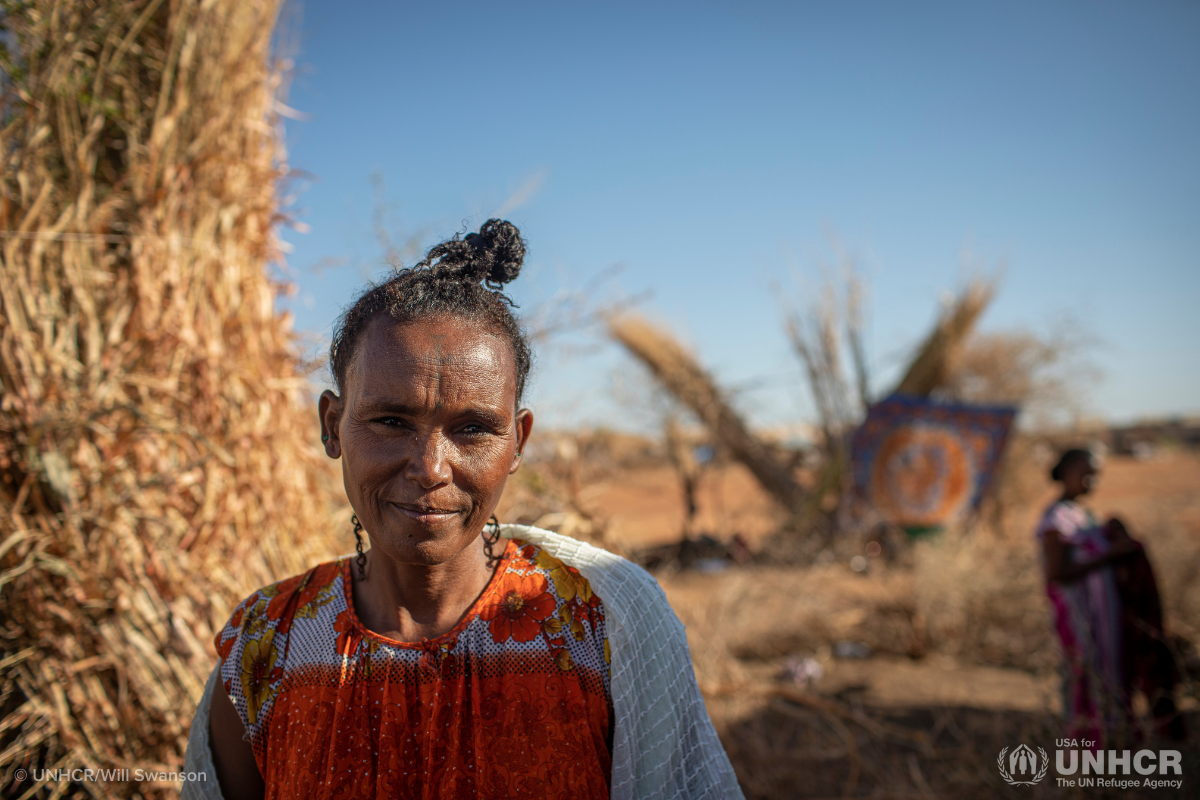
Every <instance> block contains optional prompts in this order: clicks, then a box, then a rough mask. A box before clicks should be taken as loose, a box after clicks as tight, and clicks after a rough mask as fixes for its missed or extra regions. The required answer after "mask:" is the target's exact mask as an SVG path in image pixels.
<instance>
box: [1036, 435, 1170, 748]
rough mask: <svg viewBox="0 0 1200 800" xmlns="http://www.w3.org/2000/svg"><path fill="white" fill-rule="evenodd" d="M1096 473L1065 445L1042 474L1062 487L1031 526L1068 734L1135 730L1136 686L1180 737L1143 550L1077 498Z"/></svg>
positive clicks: (1097, 735)
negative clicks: (1055, 641)
mask: <svg viewBox="0 0 1200 800" xmlns="http://www.w3.org/2000/svg"><path fill="white" fill-rule="evenodd" d="M1096 473H1097V469H1096V464H1095V462H1094V460H1093V458H1092V455H1091V454H1090V453H1089V452H1088V451H1086V450H1068V451H1067V452H1065V453H1064V454H1063V455H1062V457H1061V458H1060V459H1059V461H1058V463H1057V464H1056V465H1055V467H1054V469H1053V470H1051V472H1050V477H1051V478H1052V479H1053V480H1055V481H1057V482H1059V483H1061V484H1062V486H1063V493H1062V496H1061V497H1060V498H1059V499H1058V500H1057V501H1055V502H1054V503H1053V504H1052V505H1051V506H1050V507H1049V508H1047V509H1046V512H1045V513H1044V514H1043V515H1042V518H1041V521H1040V522H1039V523H1038V528H1037V536H1038V538H1039V539H1040V540H1041V542H1042V550H1043V551H1042V556H1043V565H1044V567H1045V571H1046V592H1047V594H1048V595H1049V598H1050V605H1051V609H1052V613H1053V616H1054V626H1055V631H1056V632H1057V633H1058V638H1059V641H1060V642H1061V644H1062V650H1063V657H1064V659H1063V660H1064V663H1063V672H1064V675H1063V714H1064V717H1065V718H1066V722H1067V731H1066V735H1067V737H1068V738H1073V739H1086V740H1088V741H1091V742H1095V745H1094V747H1096V748H1100V747H1104V746H1106V745H1108V744H1111V743H1113V742H1114V741H1117V740H1128V738H1130V737H1131V736H1134V735H1135V732H1134V730H1133V728H1132V721H1133V715H1132V705H1131V699H1132V693H1133V690H1134V689H1135V688H1136V689H1140V690H1141V691H1142V692H1143V693H1145V695H1146V696H1147V698H1148V700H1149V701H1150V702H1151V704H1152V706H1153V710H1154V715H1155V717H1156V722H1157V723H1158V725H1159V726H1160V727H1161V728H1162V729H1163V730H1164V732H1165V733H1167V734H1168V735H1170V736H1171V737H1172V738H1182V737H1183V735H1184V733H1183V720H1182V718H1181V717H1180V716H1178V714H1176V713H1175V705H1174V700H1173V697H1172V692H1173V688H1174V683H1175V672H1174V661H1173V659H1172V658H1171V654H1170V652H1169V650H1168V648H1167V645H1166V637H1165V636H1164V635H1163V629H1162V606H1161V603H1160V602H1159V598H1158V588H1157V585H1156V583H1155V580H1154V573H1153V571H1152V570H1151V569H1150V563H1149V561H1147V560H1146V556H1145V551H1144V550H1143V548H1142V545H1141V544H1140V543H1138V542H1136V541H1134V540H1133V539H1132V538H1130V536H1129V533H1128V531H1127V530H1126V529H1125V526H1124V524H1122V523H1121V521H1120V520H1119V519H1116V518H1112V519H1109V520H1108V521H1107V522H1105V523H1103V524H1101V523H1100V522H1099V520H1097V519H1096V517H1095V516H1094V515H1093V514H1092V512H1091V511H1090V510H1089V509H1087V508H1086V507H1085V506H1083V505H1081V504H1080V503H1079V498H1080V497H1082V496H1083V495H1086V494H1087V493H1088V492H1090V491H1091V488H1092V484H1093V482H1094V481H1095V478H1096Z"/></svg>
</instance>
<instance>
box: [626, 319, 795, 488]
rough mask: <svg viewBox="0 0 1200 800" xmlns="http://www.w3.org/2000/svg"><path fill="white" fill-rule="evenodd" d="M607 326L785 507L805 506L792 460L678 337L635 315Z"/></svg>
mask: <svg viewBox="0 0 1200 800" xmlns="http://www.w3.org/2000/svg"><path fill="white" fill-rule="evenodd" d="M608 329H609V332H610V334H611V335H612V337H613V338H614V339H616V340H617V341H618V342H620V343H621V344H622V345H624V346H625V349H627V350H628V351H629V352H630V353H632V354H633V355H634V356H635V357H637V359H638V360H639V361H641V362H642V363H643V364H645V365H646V366H647V367H649V368H650V371H651V372H652V373H654V376H655V377H656V378H658V379H659V381H661V382H662V384H663V385H664V386H665V387H666V388H667V390H668V391H669V392H671V394H672V395H674V396H675V397H676V398H677V399H678V400H679V401H680V402H681V403H683V404H684V405H685V406H687V407H688V408H690V409H691V410H692V411H693V412H694V413H695V414H696V416H697V417H699V418H700V421H701V422H703V423H704V424H705V425H706V426H707V427H708V429H709V430H710V431H712V434H713V436H714V437H715V438H716V439H717V441H719V442H721V444H723V445H724V446H725V447H727V448H728V449H729V452H730V453H732V454H733V456H734V457H735V458H737V459H738V460H739V461H741V462H742V463H743V464H745V465H746V467H747V468H749V470H750V472H751V473H753V475H754V477H755V478H756V479H758V482H759V483H761V484H762V486H763V488H764V489H766V490H767V491H768V492H770V493H771V495H772V496H773V497H775V499H777V500H778V501H779V502H780V503H782V504H783V506H784V507H785V508H788V509H791V510H798V509H799V508H800V507H801V504H802V502H803V500H804V496H805V493H804V489H803V488H802V487H801V486H800V484H799V483H798V482H797V481H796V478H795V476H794V475H793V474H792V471H791V469H790V468H789V467H788V465H787V463H786V462H785V461H784V459H783V458H782V457H780V455H779V454H778V453H777V452H776V451H775V450H773V449H772V448H771V447H770V446H769V445H768V444H767V443H766V442H764V441H763V440H761V439H759V438H758V437H757V436H755V435H754V434H753V433H751V432H750V428H749V427H748V426H747V425H746V423H745V422H744V421H743V420H742V418H741V417H740V416H739V415H738V413H737V412H736V411H734V410H733V408H732V407H731V406H730V404H729V402H728V401H727V400H726V399H725V396H724V394H723V392H722V391H721V389H720V387H718V386H717V384H716V381H714V380H713V379H712V377H711V376H710V375H709V374H708V373H707V372H705V370H704V368H703V367H701V366H700V364H699V363H697V361H696V359H695V357H694V356H692V354H691V353H688V352H687V351H686V350H685V349H684V348H683V347H682V346H681V345H680V344H679V343H678V342H677V341H675V339H674V337H672V336H671V335H670V334H669V333H667V332H666V331H662V330H659V329H658V328H656V327H654V326H653V325H651V324H650V323H649V322H647V321H646V320H644V319H642V318H640V317H637V316H631V315H627V316H624V317H618V318H613V319H610V320H609V323H608Z"/></svg>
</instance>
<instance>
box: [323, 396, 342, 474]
mask: <svg viewBox="0 0 1200 800" xmlns="http://www.w3.org/2000/svg"><path fill="white" fill-rule="evenodd" d="M344 406H345V404H344V403H343V402H342V398H340V397H338V396H337V395H336V394H334V393H333V392H331V391H330V390H328V389H326V390H325V391H323V392H321V399H320V400H318V401H317V414H318V415H319V416H320V417H321V441H322V442H323V443H324V445H325V455H327V456H329V457H330V458H341V455H342V440H341V438H340V437H339V435H338V428H339V426H340V425H341V422H342V409H343V408H344Z"/></svg>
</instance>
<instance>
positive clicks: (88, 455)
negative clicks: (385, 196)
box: [0, 0, 337, 797]
mask: <svg viewBox="0 0 1200 800" xmlns="http://www.w3.org/2000/svg"><path fill="white" fill-rule="evenodd" d="M279 2H280V0H171V2H169V3H164V2H162V1H161V0H127V1H126V2H70V1H69V0H68V2H61V0H60V1H58V2H55V1H54V0H32V2H29V3H25V4H19V5H18V4H6V10H5V12H4V16H3V17H2V18H0V27H3V28H4V36H3V37H2V39H0V41H3V42H4V43H5V44H6V49H4V50H3V52H2V53H0V61H2V62H3V68H4V82H3V97H2V102H3V122H2V128H0V163H2V170H3V181H2V182H0V192H2V196H0V237H2V238H0V248H2V253H0V306H2V308H3V313H2V314H0V409H2V412H3V413H2V414H0V607H3V609H4V612H3V619H2V620H0V624H2V626H3V636H4V638H3V642H2V643H0V674H2V675H3V690H2V692H0V713H2V715H3V719H2V721H0V776H3V777H2V778H0V779H2V780H3V781H4V787H5V788H4V791H8V789H9V788H10V782H11V781H12V780H13V775H14V772H15V769H16V768H17V767H21V768H24V769H26V770H32V769H39V770H40V769H42V768H49V769H54V768H56V767H74V766H78V767H91V768H110V767H127V768H130V769H136V768H138V767H142V768H147V769H149V768H157V769H168V770H169V769H178V768H179V767H180V766H181V765H182V755H183V751H184V747H185V743H186V731H187V726H188V725H189V724H190V721H191V715H192V710H193V708H194V707H195V701H196V699H197V698H198V696H199V694H200V692H201V690H202V687H203V681H204V678H205V676H206V674H207V672H208V671H209V670H210V669H211V667H212V665H213V663H214V652H213V649H212V635H213V631H214V630H215V629H216V628H217V627H218V626H220V625H222V624H223V623H224V621H225V619H226V617H227V615H228V613H229V611H230V610H231V607H232V605H233V604H235V603H236V602H237V601H238V600H239V599H240V598H241V597H243V596H244V595H245V594H247V593H248V591H249V590H251V589H252V588H254V587H255V586H257V585H262V584H264V583H267V582H270V581H271V580H273V579H276V578H278V577H281V576H283V575H286V574H291V573H295V572H299V571H301V570H302V569H304V568H305V567H307V566H309V565H311V564H312V563H314V562H315V561H317V560H318V559H320V558H324V557H327V556H329V555H330V554H331V553H332V551H333V550H334V549H335V548H336V547H337V545H336V544H335V543H334V538H333V536H332V535H331V534H329V533H327V531H330V530H332V527H331V526H330V525H329V524H327V520H329V518H330V517H329V515H330V513H331V509H332V508H333V506H334V499H333V498H334V497H335V495H334V494H333V493H332V487H333V486H335V485H336V484H335V482H334V481H333V480H331V477H330V474H329V472H328V468H327V467H326V466H325V464H324V463H323V461H322V456H321V455H320V453H319V450H318V449H317V448H316V447H315V446H314V445H313V443H311V442H310V441H309V438H315V435H316V432H315V431H314V430H313V425H312V420H311V419H310V417H311V414H312V412H311V410H310V409H309V408H308V407H307V406H308V401H307V399H306V398H307V388H306V384H305V382H304V379H303V377H302V373H301V371H300V369H299V367H300V363H299V357H298V350H297V348H296V347H295V345H294V342H293V339H292V336H291V334H290V332H289V324H288V321H287V320H286V319H284V318H281V317H280V316H277V315H276V313H275V311H274V297H275V294H276V292H277V291H278V289H279V287H278V285H275V284H273V282H272V281H271V280H270V279H269V277H268V274H267V265H268V263H269V262H271V261H272V260H273V259H276V258H277V256H278V252H279V251H278V243H277V241H276V239H275V234H274V232H273V231H274V227H275V226H276V224H277V223H278V222H279V221H280V218H279V211H278V202H277V195H276V185H277V183H278V181H279V179H280V178H281V177H283V176H284V175H285V174H286V172H287V166H286V163H285V160H284V152H283V149H282V140H281V138H280V136H279V128H278V125H277V120H276V117H275V109H276V108H278V106H277V103H279V102H280V92H281V86H282V82H281V74H280V72H279V70H277V69H275V68H274V67H273V66H272V63H271V58H272V54H271V36H272V30H273V27H274V25H275V22H276V16H277V14H278V11H279ZM309 431H311V432H312V433H311V434H309V433H307V432H309ZM12 788H13V790H14V791H16V792H17V793H18V794H20V793H22V792H27V791H29V790H32V795H31V796H36V795H40V794H45V795H46V796H49V795H50V794H51V793H52V792H57V791H62V790H65V791H66V792H67V793H68V794H70V795H72V796H74V795H79V796H83V795H85V794H90V795H93V796H96V795H99V796H115V797H131V796H135V795H137V796H141V797H151V796H173V795H174V794H175V789H173V788H171V786H170V785H167V786H154V785H150V784H142V785H136V784H135V783H119V782H118V783H101V782H94V781H93V782H86V783H79V784H74V785H69V784H59V783H57V782H55V783H52V784H50V785H47V786H45V787H42V788H40V789H39V788H37V787H36V786H34V784H33V783H32V782H30V781H28V780H26V781H25V782H23V783H21V784H16V785H13V787H12ZM175 788H177V786H176V787H175ZM55 796H59V795H58V794H55Z"/></svg>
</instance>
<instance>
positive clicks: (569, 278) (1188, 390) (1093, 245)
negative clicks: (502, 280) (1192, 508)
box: [285, 0, 1200, 427]
mask: <svg viewBox="0 0 1200 800" xmlns="http://www.w3.org/2000/svg"><path fill="white" fill-rule="evenodd" d="M298 31H299V36H298V41H299V52H298V55H297V63H298V72H297V74H296V76H295V81H294V84H293V87H292V90H291V94H290V98H289V104H290V105H291V106H293V107H295V108H296V109H298V110H299V111H301V112H303V113H304V114H305V115H307V119H305V120H304V121H289V122H288V123H287V137H288V149H289V157H290V162H291V165H292V166H293V167H294V168H295V169H298V170H303V171H305V172H306V173H309V174H310V175H311V176H312V177H313V179H312V180H311V181H304V182H298V183H297V186H296V188H297V189H298V190H299V195H298V199H297V201H296V205H295V208H294V211H295V213H296V216H297V217H298V218H299V219H300V220H301V221H303V222H304V223H305V224H306V225H307V226H308V227H309V228H310V230H309V232H308V233H305V234H299V233H297V232H294V231H288V232H286V233H285V238H286V239H287V241H288V242H289V243H290V244H291V246H292V247H293V248H294V249H293V252H292V253H291V254H290V255H289V257H288V260H289V265H290V269H291V272H292V277H293V279H294V280H295V281H296V282H297V284H298V290H297V294H296V295H295V297H294V298H292V299H291V300H289V301H287V306H288V307H289V308H290V309H291V310H292V311H293V312H294V314H295V315H296V322H297V327H298V328H300V329H301V330H303V331H305V332H307V333H308V334H309V335H310V337H311V341H312V342H313V345H312V346H313V347H314V348H317V347H319V346H320V343H322V342H324V341H327V339H328V336H329V334H330V330H331V325H332V322H333V320H334V319H335V318H336V316H337V314H338V313H339V312H340V310H341V308H342V307H343V306H344V305H345V304H346V303H348V302H349V301H350V300H351V299H352V297H353V295H354V293H355V291H356V290H357V289H359V288H360V287H361V286H362V285H363V284H364V282H365V281H366V280H367V279H368V278H370V277H372V276H378V275H381V274H383V272H384V270H385V261H384V256H383V253H382V250H381V249H380V247H379V245H378V244H377V241H376V239H375V237H374V236H373V234H372V211H373V208H374V207H375V199H374V192H375V190H374V188H373V185H372V179H371V176H372V175H373V174H376V173H378V174H381V175H382V176H383V178H384V180H385V182H386V195H385V197H386V202H385V204H384V207H385V208H386V211H387V213H386V220H385V226H386V227H387V228H388V229H389V231H390V232H391V235H392V236H393V238H394V239H396V240H398V241H401V240H407V239H408V238H409V237H412V238H414V240H415V241H416V242H418V243H419V244H421V245H425V246H427V245H429V244H432V243H434V242H436V241H438V240H440V239H441V238H444V237H445V236H448V235H450V234H452V233H454V232H455V231H458V230H461V229H462V226H463V224H464V222H465V223H466V224H467V225H469V226H472V227H475V226H478V224H479V223H480V222H482V221H483V220H485V219H487V217H488V216H490V215H491V214H493V213H494V212H496V211H497V210H498V209H504V208H505V207H506V206H507V207H508V209H509V210H508V213H507V217H508V218H509V219H511V220H512V221H513V222H514V223H516V224H517V225H518V226H520V228H521V229H522V231H523V233H524V234H525V236H526V238H527V240H528V242H529V245H530V255H529V258H528V260H527V262H526V270H525V272H523V274H522V277H521V279H520V280H519V281H518V282H517V283H516V284H514V286H513V292H512V294H513V295H514V297H515V299H516V300H517V301H518V302H519V303H520V304H521V305H522V307H523V308H524V309H527V310H528V309H532V308H535V307H537V306H538V304H539V303H544V302H546V301H547V300H548V299H549V298H552V297H553V296H554V295H555V294H556V293H557V292H561V291H570V290H578V289H580V288H581V287H583V286H584V285H586V284H587V283H588V281H589V280H590V279H592V278H593V277H594V276H596V275H597V274H599V273H601V272H602V271H604V270H605V269H607V268H609V267H612V266H613V265H617V264H619V265H622V268H623V269H622V271H621V272H620V273H619V274H618V275H617V276H616V277H615V278H613V279H612V280H610V281H608V282H606V283H605V284H604V285H603V289H602V290H601V294H602V295H603V296H605V297H617V296H620V295H622V294H623V295H626V296H634V295H638V294H640V293H642V292H647V291H649V292H652V297H651V299H649V300H647V301H645V302H643V304H642V308H643V310H644V311H645V312H646V313H648V314H650V315H651V316H653V317H656V318H658V319H660V320H662V321H663V322H665V323H667V324H669V325H671V326H673V327H674V328H675V329H676V330H677V331H678V332H679V333H680V335H681V336H683V337H684V338H685V340H686V341H688V342H689V343H690V344H692V345H693V346H694V347H695V348H696V349H697V351H698V352H700V353H701V354H702V356H703V359H704V361H705V363H706V364H707V365H708V366H709V367H711V368H712V370H713V371H714V372H715V373H716V374H717V375H718V376H719V377H720V379H721V380H722V381H724V382H726V383H727V384H728V385H730V386H733V387H737V388H739V390H740V391H739V394H738V398H739V403H740V404H741V405H742V406H743V407H744V408H745V409H746V410H747V412H748V413H749V414H750V415H751V417H752V418H753V419H754V420H755V421H757V422H759V423H760V424H779V423H786V422H789V421H794V420H802V419H806V418H809V417H810V416H811V406H810V404H809V403H808V402H807V400H806V397H805V395H804V390H803V384H802V383H801V376H800V371H799V368H798V364H797V362H796V360H795V358H794V357H793V356H792V355H791V353H790V351H789V349H788V346H787V342H786V339H785V336H784V333H783V327H782V323H781V312H780V298H779V296H778V295H779V291H778V290H777V289H776V288H774V287H777V286H780V285H782V286H783V287H785V289H786V291H787V292H789V293H790V296H791V297H792V298H793V299H794V300H795V301H796V302H797V303H799V304H802V305H804V304H808V303H810V302H812V300H813V292H814V291H815V289H816V288H817V287H818V286H819V284H820V264H821V263H822V262H832V261H834V260H835V247H834V245H832V244H831V241H830V234H831V232H833V234H834V235H835V236H836V238H837V239H838V240H839V241H840V242H841V243H842V244H843V245H844V246H845V247H846V248H847V249H848V250H849V251H851V252H853V253H855V254H856V255H857V257H858V259H859V261H860V264H861V268H862V271H863V273H864V275H865V276H866V278H867V279H868V281H869V283H870V291H871V306H870V313H871V321H870V328H869V340H868V349H869V353H870V360H871V362H872V369H873V375H874V378H875V383H876V386H877V388H878V389H884V388H886V387H887V386H888V384H889V381H891V380H893V379H894V376H895V372H896V369H897V368H898V366H899V364H900V363H901V362H902V361H903V358H904V356H905V355H906V354H907V352H908V350H909V348H911V347H912V345H913V344H914V343H915V341H916V340H917V339H918V338H919V337H920V336H921V335H922V334H923V333H924V332H925V331H926V330H927V328H928V326H929V324H930V322H931V321H932V319H933V318H934V316H935V314H936V311H937V307H938V306H937V304H938V298H939V296H940V295H941V294H942V293H943V292H944V291H945V290H947V289H955V288H957V287H959V286H961V285H962V283H963V281H964V279H965V278H966V276H968V275H969V274H970V272H971V269H972V268H974V267H979V266H985V267H995V266H997V265H1003V282H1002V285H1001V290H1000V294H999V296H998V299H997V301H996V302H995V304H994V305H993V306H992V308H991V309H990V310H989V311H988V313H987V315H986V316H985V318H984V320H983V323H982V328H983V329H984V330H1002V329H1012V328H1028V329H1032V330H1034V331H1038V332H1047V331H1050V330H1052V329H1054V328H1055V327H1056V326H1063V325H1078V326H1080V327H1081V329H1082V330H1083V331H1084V332H1085V333H1086V334H1087V335H1089V336H1091V337H1093V338H1094V339H1095V340H1096V342H1097V343H1096V344H1095V345H1094V346H1093V347H1092V348H1091V349H1090V351H1089V357H1090V359H1091V361H1092V362H1093V363H1094V364H1095V365H1096V366H1097V367H1099V369H1100V370H1101V372H1102V375H1103V377H1102V379H1101V380H1100V381H1099V382H1098V383H1094V384H1087V385H1082V386H1081V388H1080V391H1081V394H1082V400H1083V403H1084V405H1085V406H1086V407H1088V408H1089V409H1090V411H1091V412H1092V413H1094V414H1097V415H1101V416H1104V417H1107V418H1110V419H1117V420H1121V419H1130V418H1134V417H1138V416H1142V415H1157V414H1174V413H1185V412H1193V413H1194V412H1197V411H1200V315H1198V314H1197V306H1198V301H1200V4H1196V3H1194V2H1158V1H1155V2H1144V3H1132V2H1127V3H1083V2H1078V3H1065V2H1039V3H1032V2H1031V3H1020V2H1006V3H1003V4H1000V3H994V4H982V3H970V4H967V3H944V4H942V3H916V2H914V3H865V2H843V3H833V2H826V3H786V4H785V3H747V2H742V3H737V4H734V3H727V4H711V3H687V4H683V3H667V2H654V3H637V4H622V3H605V4H588V5H585V4H562V3H556V4H549V3H546V4H538V3H512V4H498V3H406V4H400V3H384V2H365V0H343V2H339V3H336V4H335V3H332V2H325V1H324V0H308V2H305V3H304V4H303V9H302V21H301V22H300V25H299V28H298ZM514 206H515V207H514ZM631 374H635V373H633V372H632V370H631V368H630V363H629V361H628V360H627V359H626V357H625V356H623V355H622V354H621V353H620V352H619V351H618V350H617V349H616V348H615V347H614V346H612V345H608V344H605V343H604V341H603V339H602V338H601V337H600V336H599V335H598V332H593V333H587V332H585V333H582V334H577V335H575V336H572V337H569V338H568V340H566V341H564V342H561V343H559V345H558V346H556V347H552V348H549V349H546V350H544V351H543V352H542V353H541V357H540V361H539V364H538V367H537V372H536V374H535V379H534V384H533V387H532V395H531V398H530V399H531V401H532V405H533V407H534V408H535V410H537V411H538V412H539V413H540V414H541V419H542V422H543V423H547V424H551V425H576V424H608V425H617V426H621V425H626V426H632V427H638V426H640V425H642V424H644V423H645V420H644V419H641V418H639V409H638V408H637V407H636V406H637V403H636V397H635V398H634V401H633V402H631V392H630V390H629V389H628V385H629V384H631V383H636V381H635V380H634V379H631V378H629V376H630V375H631ZM632 394H633V395H635V396H636V394H637V393H636V391H634V392H633V393H632Z"/></svg>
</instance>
